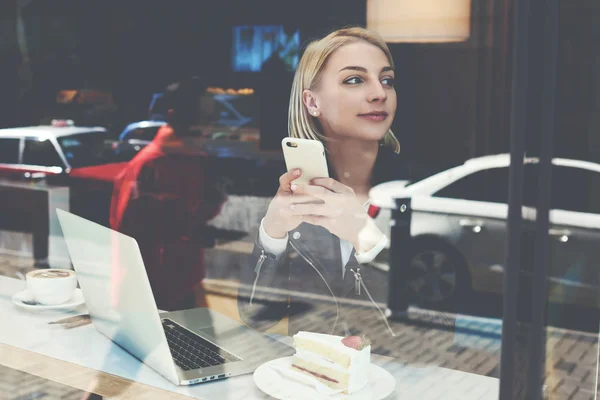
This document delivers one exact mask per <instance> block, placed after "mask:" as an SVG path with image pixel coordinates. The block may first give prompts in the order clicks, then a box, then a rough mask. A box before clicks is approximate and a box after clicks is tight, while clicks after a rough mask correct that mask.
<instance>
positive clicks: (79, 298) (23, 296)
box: [12, 289, 85, 311]
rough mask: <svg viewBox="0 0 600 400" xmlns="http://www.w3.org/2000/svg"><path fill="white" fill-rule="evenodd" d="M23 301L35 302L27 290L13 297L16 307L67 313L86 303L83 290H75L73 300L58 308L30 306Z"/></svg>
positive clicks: (57, 306) (39, 305) (40, 305)
mask: <svg viewBox="0 0 600 400" xmlns="http://www.w3.org/2000/svg"><path fill="white" fill-rule="evenodd" d="M23 300H26V301H33V296H31V294H30V293H29V291H28V290H27V289H25V290H21V291H20V292H18V293H15V294H14V295H13V297H12V301H13V303H15V305H16V306H18V307H21V308H24V309H26V310H29V311H55V310H60V311H65V310H72V309H74V308H77V307H79V306H80V305H82V304H84V303H85V300H84V299H83V293H81V289H75V292H74V293H73V297H71V299H70V300H69V301H67V302H66V303H63V304H59V305H56V306H45V305H42V304H36V305H30V304H25V303H23Z"/></svg>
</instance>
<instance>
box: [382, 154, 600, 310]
mask: <svg viewBox="0 0 600 400" xmlns="http://www.w3.org/2000/svg"><path fill="white" fill-rule="evenodd" d="M509 164H510V157H509V155H508V154H501V155H493V156H486V157H481V158H476V159H471V160H468V161H467V162H465V163H464V164H463V165H460V166H457V167H455V168H452V169H449V170H446V171H444V172H441V173H438V174H436V175H433V176H431V177H429V178H426V179H424V180H422V181H419V182H416V183H414V184H411V185H408V186H406V185H405V183H399V184H398V185H395V186H394V183H387V184H384V185H381V186H378V187H375V188H373V191H372V192H371V198H373V199H374V200H375V203H376V204H377V205H379V206H381V207H384V208H393V207H394V201H393V199H394V198H410V199H411V208H412V219H411V232H410V233H411V237H412V238H413V240H414V243H413V244H411V249H413V250H412V253H411V255H410V262H409V267H408V268H409V269H408V271H407V277H408V284H409V288H410V289H411V292H413V293H412V295H413V296H414V299H415V300H416V301H417V303H419V304H423V305H438V306H439V305H444V304H450V303H452V302H454V301H455V300H457V299H458V298H460V297H462V296H463V295H467V294H468V293H470V291H471V290H473V291H483V292H494V293H502V289H503V273H504V267H505V266H504V263H505V250H506V249H505V247H506V231H507V214H508V205H507V202H508V180H509ZM524 168H525V184H524V188H523V239H522V241H521V247H522V260H521V269H522V271H523V274H521V279H520V283H521V285H522V287H525V286H523V285H524V282H525V284H527V282H528V281H529V283H530V282H531V279H527V278H531V276H532V274H531V271H532V267H533V262H534V257H533V253H534V238H535V215H536V209H535V206H536V202H537V193H538V192H539V190H538V180H537V175H538V160H537V159H536V158H526V159H525V165H524ZM548 234H549V236H550V252H551V253H550V256H549V265H548V270H547V271H548V279H549V284H548V288H549V290H550V300H551V301H553V302H558V303H572V304H584V305H591V306H594V307H596V306H598V301H599V297H600V296H599V293H600V290H599V289H600V164H596V163H592V162H586V161H578V160H567V159H560V158H556V159H554V160H553V170H552V197H551V211H550V229H549V232H548ZM390 284H391V285H393V283H392V282H391V283H390Z"/></svg>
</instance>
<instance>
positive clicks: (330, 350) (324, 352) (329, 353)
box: [294, 336, 356, 368]
mask: <svg viewBox="0 0 600 400" xmlns="http://www.w3.org/2000/svg"><path fill="white" fill-rule="evenodd" d="M341 340H342V339H341V338H340V343H341ZM342 346H344V345H343V344H342ZM294 347H295V348H296V349H304V350H308V351H310V352H312V353H317V354H319V355H321V356H323V357H325V358H327V359H329V360H331V361H333V362H335V363H338V364H339V365H340V366H342V367H344V368H349V367H350V360H351V359H352V355H351V354H349V353H347V352H340V351H339V348H337V346H336V347H332V346H331V344H327V343H323V342H321V341H315V340H311V339H309V338H304V337H301V336H294ZM344 347H346V346H344ZM350 350H353V349H350ZM353 351H354V352H355V353H356V350H353Z"/></svg>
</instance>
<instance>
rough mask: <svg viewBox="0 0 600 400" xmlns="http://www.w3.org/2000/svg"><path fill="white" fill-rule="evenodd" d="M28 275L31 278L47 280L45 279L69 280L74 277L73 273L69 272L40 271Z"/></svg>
mask: <svg viewBox="0 0 600 400" xmlns="http://www.w3.org/2000/svg"><path fill="white" fill-rule="evenodd" d="M27 275H29V276H30V277H31V278H45V279H58V278H68V277H70V276H72V275H73V272H72V271H68V270H56V269H51V270H38V271H31V272H29V273H28V274H27Z"/></svg>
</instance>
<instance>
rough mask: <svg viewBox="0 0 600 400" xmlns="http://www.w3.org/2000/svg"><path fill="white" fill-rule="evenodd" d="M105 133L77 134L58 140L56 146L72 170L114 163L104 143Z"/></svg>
mask: <svg viewBox="0 0 600 400" xmlns="http://www.w3.org/2000/svg"><path fill="white" fill-rule="evenodd" d="M105 139H106V133H105V132H102V131H100V132H89V133H79V134H76V135H70V136H64V137H61V138H58V144H59V146H60V147H61V148H62V151H63V153H64V155H65V157H66V159H67V162H68V163H69V165H70V166H71V167H72V168H81V167H90V166H94V165H102V164H109V163H111V162H114V161H115V160H114V158H113V154H112V151H111V150H110V148H109V147H108V146H107V145H106V143H105Z"/></svg>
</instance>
